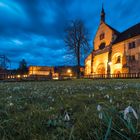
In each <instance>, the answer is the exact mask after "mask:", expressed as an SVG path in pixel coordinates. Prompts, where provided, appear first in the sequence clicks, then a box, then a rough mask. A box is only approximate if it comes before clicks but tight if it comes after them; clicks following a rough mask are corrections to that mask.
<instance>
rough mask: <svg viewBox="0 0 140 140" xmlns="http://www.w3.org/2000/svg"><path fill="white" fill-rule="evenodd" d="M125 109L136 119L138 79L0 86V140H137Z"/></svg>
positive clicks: (138, 129)
mask: <svg viewBox="0 0 140 140" xmlns="http://www.w3.org/2000/svg"><path fill="white" fill-rule="evenodd" d="M129 105H131V106H132V107H133V109H134V110H135V111H136V113H137V115H138V117H139V118H140V80H134V79H132V80H74V81H73V80H71V81H48V82H25V83H24V82H23V83H22V82H19V83H0V140H32V139H33V140H139V139H140V120H139V119H136V118H135V116H134V115H133V113H132V112H131V113H128V114H127V117H128V120H125V119H124V109H125V108H126V107H128V106H129ZM97 106H98V108H97Z"/></svg>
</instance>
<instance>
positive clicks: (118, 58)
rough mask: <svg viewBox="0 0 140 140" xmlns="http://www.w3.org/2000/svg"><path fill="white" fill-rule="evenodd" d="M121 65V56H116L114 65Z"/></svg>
mask: <svg viewBox="0 0 140 140" xmlns="http://www.w3.org/2000/svg"><path fill="white" fill-rule="evenodd" d="M118 63H121V56H118V57H117V59H116V64H118Z"/></svg>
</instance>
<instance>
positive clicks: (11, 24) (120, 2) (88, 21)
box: [0, 0, 140, 68]
mask: <svg viewBox="0 0 140 140" xmlns="http://www.w3.org/2000/svg"><path fill="white" fill-rule="evenodd" d="M102 2H103V3H104V8H105V12H106V22H107V23H108V24H109V25H111V26H112V27H114V28H115V29H117V30H118V31H120V32H121V31H123V30H125V29H127V28H129V27H130V26H132V25H134V24H137V23H139V22H140V12H139V10H140V0H136V1H134V0H104V1H103V0H0V55H1V54H5V55H7V57H8V58H9V59H10V60H11V62H12V68H16V67H18V63H19V61H20V60H21V59H23V58H24V59H26V61H27V62H28V65H47V66H54V65H66V64H68V63H67V62H68V61H69V60H68V59H69V58H68V56H67V53H66V47H65V44H64V41H63V39H64V29H65V27H66V25H67V23H68V22H69V21H71V20H74V19H82V20H83V21H84V23H85V25H86V27H87V28H88V30H89V33H90V48H91V49H92V48H93V46H92V40H93V38H94V35H95V33H96V31H97V28H98V25H99V21H100V12H101V7H102ZM89 51H90V50H89Z"/></svg>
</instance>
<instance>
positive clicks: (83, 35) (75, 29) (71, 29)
mask: <svg viewBox="0 0 140 140" xmlns="http://www.w3.org/2000/svg"><path fill="white" fill-rule="evenodd" d="M65 32H66V35H65V40H64V41H65V44H66V46H67V47H68V51H69V53H71V54H73V56H74V57H75V58H76V59H75V60H76V65H77V78H80V66H81V58H82V56H83V53H87V52H88V51H89V43H88V40H89V39H88V37H89V33H88V31H87V29H86V28H85V25H84V23H83V22H82V21H81V20H75V21H71V22H70V24H69V25H68V27H67V28H66V30H65Z"/></svg>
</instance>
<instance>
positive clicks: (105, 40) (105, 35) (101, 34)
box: [93, 23, 118, 50]
mask: <svg viewBox="0 0 140 140" xmlns="http://www.w3.org/2000/svg"><path fill="white" fill-rule="evenodd" d="M117 33H118V32H117V31H116V30H115V29H113V28H112V27H110V26H109V25H107V24H106V23H102V24H100V26H99V28H98V30H97V32H96V35H95V38H94V41H93V45H94V50H98V49H103V48H104V47H103V46H102V44H105V46H108V45H110V43H111V41H112V36H113V34H117Z"/></svg>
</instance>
